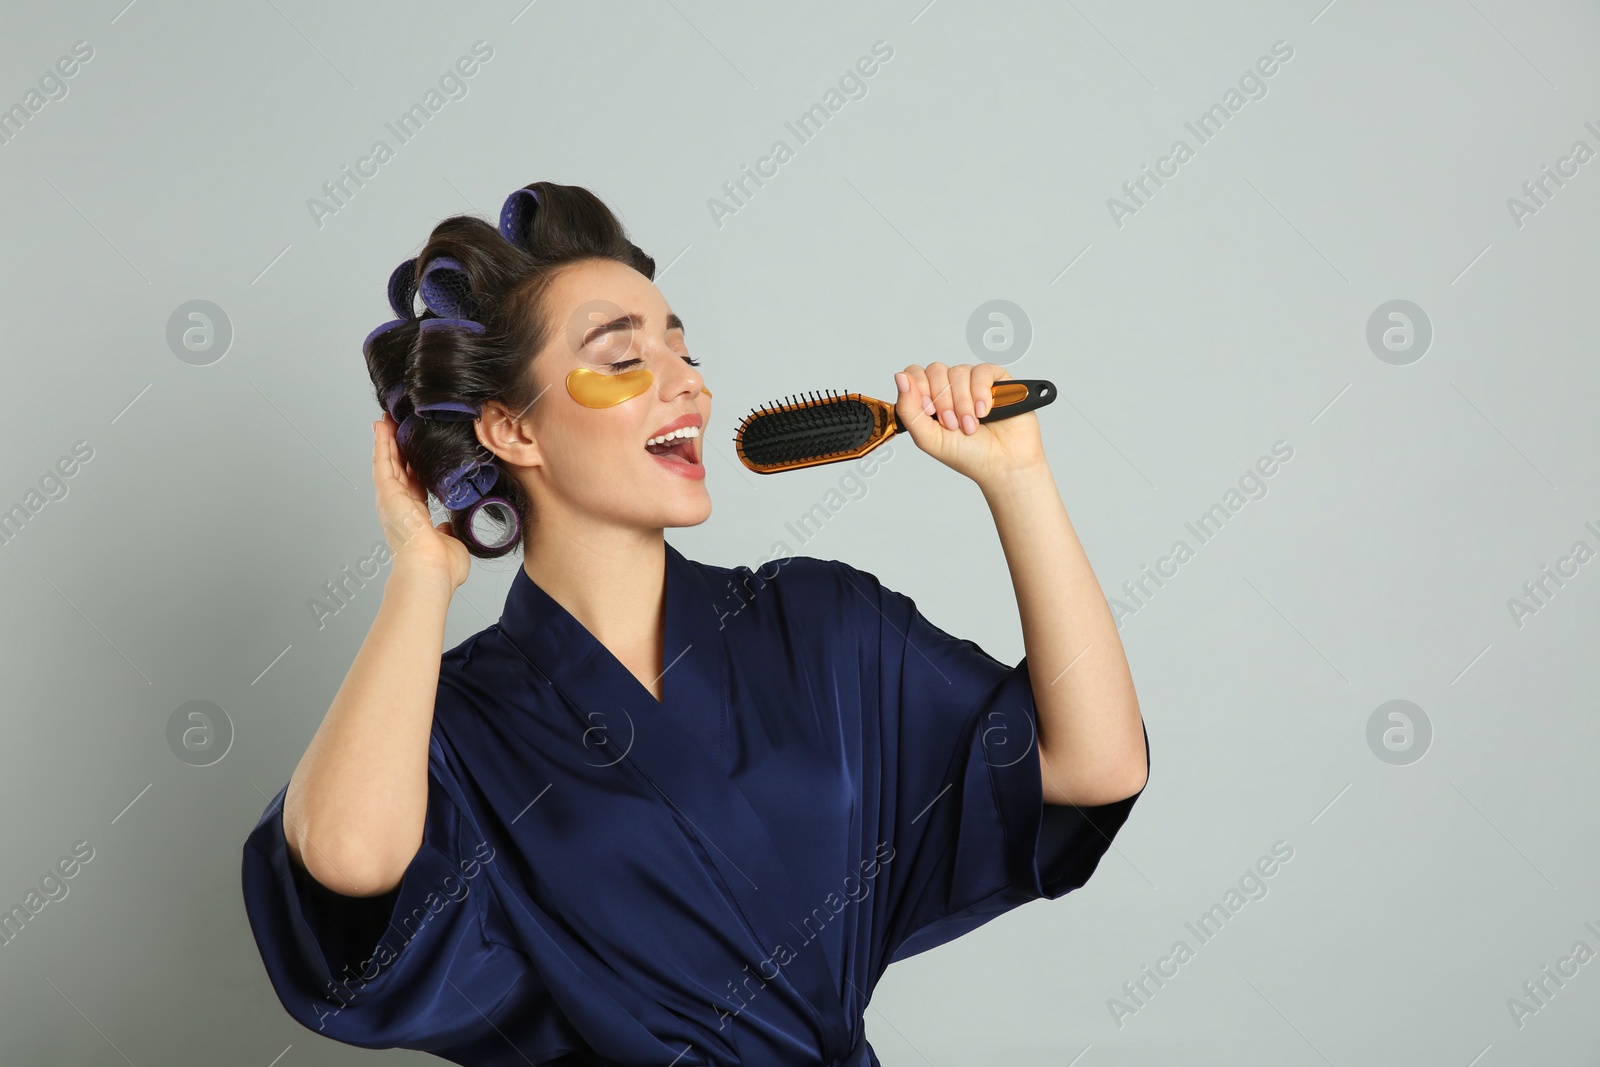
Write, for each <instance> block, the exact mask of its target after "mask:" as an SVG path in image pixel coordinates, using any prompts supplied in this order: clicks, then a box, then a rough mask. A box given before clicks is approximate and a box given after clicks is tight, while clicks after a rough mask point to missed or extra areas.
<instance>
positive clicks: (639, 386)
mask: <svg viewBox="0 0 1600 1067" xmlns="http://www.w3.org/2000/svg"><path fill="white" fill-rule="evenodd" d="M654 380H655V379H654V377H652V376H651V374H650V370H649V368H648V367H638V368H635V369H634V370H630V371H624V372H622V373H621V374H601V373H599V372H598V371H592V370H590V369H589V368H587V367H574V368H573V369H572V371H571V372H570V373H569V374H568V375H567V392H569V393H571V394H572V399H574V400H576V401H577V402H578V403H580V404H582V405H583V406H584V407H586V408H609V407H613V406H615V405H617V404H620V403H622V402H623V401H624V400H632V399H633V398H634V397H636V396H638V395H639V394H640V393H642V392H644V391H645V390H646V389H648V388H650V383H651V382H652V381H654Z"/></svg>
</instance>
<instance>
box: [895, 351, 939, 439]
mask: <svg viewBox="0 0 1600 1067" xmlns="http://www.w3.org/2000/svg"><path fill="white" fill-rule="evenodd" d="M901 373H903V374H904V375H905V376H906V377H907V378H910V379H911V393H910V400H909V402H910V404H911V408H912V410H911V411H909V412H903V413H902V414H901V416H900V421H901V422H903V423H905V424H906V425H907V426H909V425H911V420H912V419H914V418H916V417H917V415H918V414H919V413H920V414H922V415H928V416H932V415H933V413H934V411H933V401H932V400H930V399H929V398H928V372H927V371H926V370H924V369H923V368H922V365H921V364H920V363H909V364H907V365H906V369H905V370H904V371H902V372H901Z"/></svg>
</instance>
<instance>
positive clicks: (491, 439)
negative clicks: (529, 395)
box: [472, 400, 544, 467]
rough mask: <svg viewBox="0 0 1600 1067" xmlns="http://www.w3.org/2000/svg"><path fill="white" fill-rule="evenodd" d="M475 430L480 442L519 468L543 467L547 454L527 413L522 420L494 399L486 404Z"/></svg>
mask: <svg viewBox="0 0 1600 1067" xmlns="http://www.w3.org/2000/svg"><path fill="white" fill-rule="evenodd" d="M472 427H473V431H474V432H475V433H476V434H477V435H478V443H479V444H481V445H483V447H484V448H487V449H488V450H489V451H490V452H493V453H494V454H495V455H496V456H499V457H500V458H501V459H502V460H505V461H506V462H507V463H510V464H512V465H513V466H517V467H539V466H543V464H544V453H543V452H542V451H541V450H540V448H539V442H538V440H537V439H536V438H535V437H534V436H533V420H532V419H530V418H528V416H527V415H526V414H523V415H522V417H520V418H518V417H516V413H515V412H513V411H511V410H510V409H509V408H507V407H506V406H505V405H504V404H501V403H500V402H499V401H496V400H491V401H489V402H487V403H485V404H484V405H483V407H482V409H481V414H480V415H479V417H478V419H477V421H476V422H474V423H473V424H472Z"/></svg>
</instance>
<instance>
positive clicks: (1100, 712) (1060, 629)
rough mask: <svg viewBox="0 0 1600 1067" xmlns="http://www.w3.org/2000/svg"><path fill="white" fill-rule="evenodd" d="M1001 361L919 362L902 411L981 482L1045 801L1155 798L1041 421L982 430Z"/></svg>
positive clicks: (1128, 691)
mask: <svg viewBox="0 0 1600 1067" xmlns="http://www.w3.org/2000/svg"><path fill="white" fill-rule="evenodd" d="M1009 378H1011V374H1010V373H1009V372H1008V371H1006V370H1005V368H1003V367H999V366H996V365H995V364H992V363H979V364H975V365H974V364H961V365H957V366H946V365H944V364H942V363H930V364H928V365H927V366H926V368H924V367H922V366H920V365H917V364H912V365H911V366H908V367H907V368H906V369H905V370H904V371H902V372H901V373H899V374H897V375H896V376H895V384H896V387H897V389H898V390H899V398H898V400H897V401H896V411H897V413H898V414H899V415H900V421H901V423H902V424H904V425H905V427H906V429H907V432H909V433H910V434H911V437H912V440H913V441H914V442H915V443H916V445H917V446H918V447H919V448H920V449H922V450H923V451H924V452H927V453H929V454H930V455H932V456H933V457H934V458H935V459H938V460H939V461H940V462H941V463H944V464H945V465H946V466H948V467H951V468H952V469H954V470H956V471H958V472H960V473H962V474H965V475H967V476H968V477H970V478H972V479H973V481H975V482H976V483H977V484H978V487H979V488H980V489H981V490H982V492H983V497H984V500H985V501H987V502H988V504H989V510H990V512H991V513H992V514H993V516H994V523H995V529H996V531H997V532H998V533H999V536H1000V545H1001V548H1002V550H1003V551H1004V552H1005V556H1006V565H1007V566H1008V567H1009V569H1010V571H1011V584H1012V588H1013V589H1014V590H1015V592H1016V599H1017V610H1018V612H1019V615H1020V617H1021V622H1022V640H1023V648H1024V650H1025V653H1026V655H1027V659H1028V676H1029V680H1030V681H1031V683H1032V688H1033V695H1034V706H1035V708H1036V709H1037V711H1038V721H1039V764H1040V777H1041V783H1042V785H1043V789H1044V799H1045V801H1046V802H1047V803H1051V804H1076V805H1080V806H1089V805H1098V804H1109V803H1111V802H1113V801H1116V800H1121V799H1123V798H1125V797H1129V796H1132V795H1133V794H1134V793H1137V792H1138V791H1139V790H1141V789H1143V788H1144V782H1145V771H1146V766H1147V759H1146V754H1145V743H1144V726H1143V720H1142V719H1141V717H1140V714H1139V698H1138V695H1137V694H1136V693H1135V692H1134V687H1133V676H1132V674H1131V672H1130V671H1129V669H1128V659H1127V656H1126V655H1125V654H1124V652H1123V648H1122V641H1121V639H1120V638H1119V637H1118V636H1117V627H1116V622H1115V620H1113V618H1112V616H1111V609H1110V607H1109V606H1108V605H1107V604H1106V599H1105V594H1104V593H1103V592H1102V591H1101V589H1100V584H1099V582H1098V581H1097V580H1096V579H1095V576H1094V571H1093V569H1092V568H1091V567H1090V566H1089V560H1088V557H1087V556H1086V555H1085V554H1084V551H1083V546H1082V545H1081V544H1079V542H1078V535H1077V533H1076V532H1075V531H1074V530H1073V528H1072V522H1071V520H1070V519H1069V518H1068V517H1067V509H1066V505H1065V504H1064V503H1063V502H1062V500H1061V494H1060V492H1059V490H1058V489H1057V488H1056V482H1055V477H1054V475H1053V474H1052V473H1051V471H1050V466H1049V464H1048V462H1047V461H1046V459H1045V455H1044V448H1043V445H1042V443H1041V441H1040V436H1039V423H1038V415H1037V413H1036V412H1028V413H1025V414H1022V415H1017V416H1013V417H1012V418H1009V419H1005V420H1001V421H997V422H991V423H978V422H977V419H979V418H982V417H983V416H984V415H985V414H987V413H988V410H989V408H988V397H989V392H990V389H989V387H990V385H991V384H992V383H994V382H997V381H1005V380H1007V379H1009Z"/></svg>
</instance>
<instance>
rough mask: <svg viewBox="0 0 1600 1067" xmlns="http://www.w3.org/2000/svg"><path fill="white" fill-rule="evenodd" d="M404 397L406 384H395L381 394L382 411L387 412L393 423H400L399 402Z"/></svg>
mask: <svg viewBox="0 0 1600 1067" xmlns="http://www.w3.org/2000/svg"><path fill="white" fill-rule="evenodd" d="M405 395H406V383H405V382H395V383H394V384H393V385H391V386H390V387H389V391H388V392H387V393H385V394H383V410H385V411H387V412H388V413H389V415H390V416H391V417H392V418H393V419H394V421H395V422H399V421H400V415H399V410H400V400H401V398H403V397H404V396H405Z"/></svg>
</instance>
